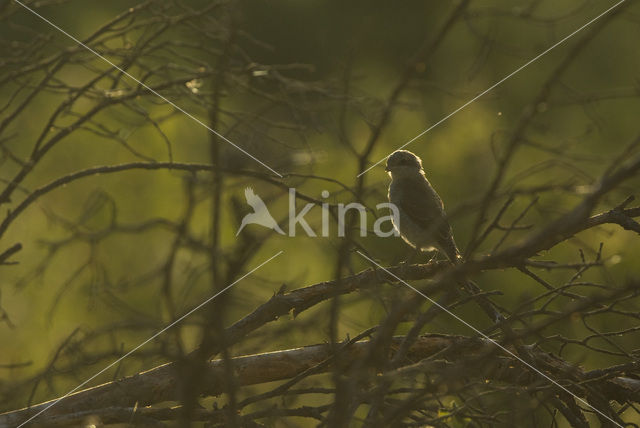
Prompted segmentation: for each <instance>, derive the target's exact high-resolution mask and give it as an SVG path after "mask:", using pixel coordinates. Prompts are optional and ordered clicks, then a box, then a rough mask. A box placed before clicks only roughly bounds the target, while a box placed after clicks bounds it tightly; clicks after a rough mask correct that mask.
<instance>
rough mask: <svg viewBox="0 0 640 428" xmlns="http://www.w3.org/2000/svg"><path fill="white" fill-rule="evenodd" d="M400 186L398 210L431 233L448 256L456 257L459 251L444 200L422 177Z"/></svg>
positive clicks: (407, 181) (408, 180) (409, 180)
mask: <svg viewBox="0 0 640 428" xmlns="http://www.w3.org/2000/svg"><path fill="white" fill-rule="evenodd" d="M403 181H405V180H403ZM398 185H399V186H398V187H399V188H400V189H402V190H401V191H402V197H401V198H398V200H397V202H396V203H397V204H398V208H399V209H400V210H401V211H402V212H403V213H404V214H405V215H406V216H407V217H409V218H410V219H411V220H412V221H413V222H414V223H415V224H417V225H418V226H420V227H422V228H423V229H424V230H427V231H430V232H431V234H432V236H433V237H434V238H435V240H436V242H438V244H439V245H440V246H441V247H442V248H443V250H444V251H445V252H446V253H447V255H449V254H451V255H452V256H454V257H455V253H457V251H458V249H457V247H456V245H455V242H454V240H453V234H452V232H451V226H450V225H449V222H448V221H447V218H446V215H445V212H444V204H443V203H442V199H440V196H439V195H438V194H437V193H436V191H435V190H434V189H433V187H431V185H430V184H429V182H428V181H427V180H426V179H424V178H422V177H420V178H419V179H417V178H416V179H407V180H406V181H405V182H402V183H398Z"/></svg>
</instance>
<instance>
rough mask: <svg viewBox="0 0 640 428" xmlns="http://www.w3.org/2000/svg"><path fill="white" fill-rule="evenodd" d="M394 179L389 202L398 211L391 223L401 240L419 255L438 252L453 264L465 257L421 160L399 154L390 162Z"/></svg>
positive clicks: (396, 152) (409, 155) (405, 153)
mask: <svg viewBox="0 0 640 428" xmlns="http://www.w3.org/2000/svg"><path fill="white" fill-rule="evenodd" d="M385 171H387V173H388V174H389V176H390V177H391V183H390V184H389V194H388V197H389V202H390V203H392V204H394V205H395V206H396V207H397V208H398V214H399V215H398V218H397V219H395V220H394V219H393V216H392V222H393V225H394V227H395V228H396V230H397V231H398V232H399V233H400V236H401V237H402V239H403V240H404V241H405V242H406V243H408V244H409V245H411V246H412V247H413V248H415V249H417V250H419V251H435V250H437V251H439V252H440V253H442V254H444V255H445V256H446V257H447V258H448V259H449V261H451V262H452V263H454V264H457V263H460V261H461V260H462V256H461V255H460V251H459V250H458V247H457V246H456V242H455V240H454V238H453V232H452V231H451V226H450V225H449V221H448V220H447V216H446V214H445V211H444V204H443V203H442V199H440V196H439V195H438V193H437V192H436V190H435V189H434V188H433V186H432V185H431V183H430V182H429V180H428V179H427V177H426V176H425V173H424V169H423V168H422V159H420V157H418V156H416V155H415V154H414V153H412V152H410V151H408V150H396V151H395V152H393V153H392V154H391V155H389V157H388V158H387V163H386V167H385Z"/></svg>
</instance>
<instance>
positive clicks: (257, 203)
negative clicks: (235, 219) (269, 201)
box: [244, 187, 267, 212]
mask: <svg viewBox="0 0 640 428" xmlns="http://www.w3.org/2000/svg"><path fill="white" fill-rule="evenodd" d="M244 197H245V198H247V203H248V204H249V205H251V206H252V207H253V209H254V211H255V212H258V211H263V210H266V209H267V207H266V205H265V204H264V202H263V201H262V199H260V196H258V195H256V194H255V193H254V191H253V189H252V188H251V187H247V188H246V189H244Z"/></svg>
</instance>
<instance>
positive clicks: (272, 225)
mask: <svg viewBox="0 0 640 428" xmlns="http://www.w3.org/2000/svg"><path fill="white" fill-rule="evenodd" d="M244 197H245V198H246V200H247V204H249V205H251V207H252V208H253V211H254V212H252V213H249V214H247V215H245V216H244V217H243V218H242V222H241V223H240V228H239V229H238V232H236V236H238V235H239V234H240V232H241V231H242V229H244V227H245V226H246V225H248V224H259V225H260V226H264V227H268V228H269V229H273V230H275V231H276V232H278V233H279V234H281V235H284V232H283V231H282V229H281V228H280V226H279V225H278V223H277V222H276V221H275V219H274V218H273V217H272V216H271V213H269V210H268V209H267V206H266V205H265V203H264V201H263V200H262V199H261V198H260V196H258V195H256V194H255V193H254V191H253V189H252V188H251V187H247V188H245V189H244Z"/></svg>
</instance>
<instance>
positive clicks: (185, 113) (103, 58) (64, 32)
mask: <svg viewBox="0 0 640 428" xmlns="http://www.w3.org/2000/svg"><path fill="white" fill-rule="evenodd" d="M13 1H15V2H16V3H18V4H19V5H20V6H22V7H23V8H25V9H27V10H28V11H29V12H31V13H32V14H34V15H35V16H37V17H38V18H40V19H41V20H43V21H44V22H46V23H47V24H49V25H50V26H52V27H53V28H55V29H56V30H58V31H60V32H61V33H62V34H64V35H65V36H67V37H69V38H70V39H71V40H73V41H74V42H76V43H77V44H79V45H80V46H82V47H83V48H85V49H86V50H88V51H89V52H91V53H92V54H94V55H95V56H97V57H99V58H100V59H102V60H103V61H105V62H106V63H108V64H109V65H110V66H112V67H113V68H115V69H116V70H118V71H120V72H121V73H122V74H124V75H125V76H127V77H128V78H130V79H131V80H133V81H134V82H136V83H137V84H139V85H140V86H142V87H143V88H145V89H146V90H148V91H149V92H151V93H152V94H153V95H155V96H157V97H159V98H161V99H162V100H163V101H164V102H166V103H167V104H170V105H171V106H173V108H175V109H176V110H178V111H180V112H181V113H183V114H184V115H186V116H187V117H188V118H189V119H191V120H193V121H194V122H196V123H197V124H199V125H201V126H203V127H204V128H206V129H207V130H209V132H211V133H212V134H214V135H216V136H217V137H218V138H221V139H222V140H224V141H226V142H227V143H229V144H231V145H232V146H233V147H235V148H236V149H238V150H240V151H241V152H242V153H244V154H245V155H247V156H249V157H250V158H251V159H253V160H254V161H256V162H258V163H259V164H260V165H262V166H263V167H265V168H267V169H268V170H269V171H271V172H273V173H274V174H275V175H277V176H278V177H280V178H282V174H280V173H279V172H278V171H276V170H274V169H273V168H271V167H270V166H269V165H267V164H266V163H264V162H262V161H261V160H260V159H258V158H257V157H255V156H254V155H252V154H251V153H249V152H248V151H246V150H245V149H243V148H242V147H240V146H238V145H237V144H235V143H234V142H233V141H231V140H229V139H228V138H227V137H225V136H224V135H222V134H221V133H219V132H218V131H216V130H215V129H213V128H211V127H210V126H208V125H207V124H205V123H204V122H202V121H201V120H200V119H198V118H197V117H195V116H194V115H192V114H191V113H189V112H188V111H186V110H185V109H183V108H182V107H180V106H178V105H177V104H175V103H174V102H172V101H170V100H169V99H167V98H166V97H164V96H163V95H161V94H159V93H158V92H157V91H155V90H153V89H151V88H150V87H149V86H147V85H145V84H144V83H142V82H141V81H140V80H138V79H137V78H135V77H134V76H132V75H131V74H129V73H127V72H126V71H125V70H123V69H122V68H120V67H118V66H117V65H115V64H114V63H113V62H111V61H109V60H108V59H107V58H105V57H104V56H102V55H101V54H100V53H98V52H96V51H95V50H93V49H92V48H90V47H89V46H87V45H86V44H84V43H82V42H81V41H80V40H78V39H76V38H75V37H73V36H72V35H71V34H69V33H67V32H66V31H64V30H63V29H62V28H60V27H58V26H57V25H56V24H54V23H53V22H51V21H49V20H48V19H47V18H45V17H44V16H42V15H40V14H39V13H38V12H36V11H35V10H33V9H31V8H30V7H28V6H27V5H25V4H24V3H22V2H20V1H18V0H13Z"/></svg>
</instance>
